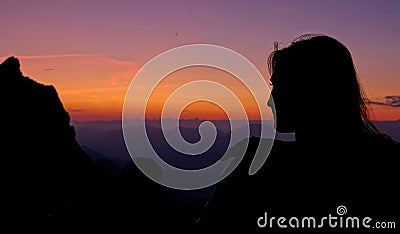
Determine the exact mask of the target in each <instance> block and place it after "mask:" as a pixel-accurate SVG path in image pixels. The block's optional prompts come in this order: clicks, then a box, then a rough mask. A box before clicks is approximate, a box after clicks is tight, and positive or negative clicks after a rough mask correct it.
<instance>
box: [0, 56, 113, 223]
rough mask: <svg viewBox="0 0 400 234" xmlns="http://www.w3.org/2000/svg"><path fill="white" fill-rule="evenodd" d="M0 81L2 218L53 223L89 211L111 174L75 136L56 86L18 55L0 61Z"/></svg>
mask: <svg viewBox="0 0 400 234" xmlns="http://www.w3.org/2000/svg"><path fill="white" fill-rule="evenodd" d="M0 82H1V83H0V84H1V87H2V89H1V92H0V93H1V97H2V98H1V103H2V109H3V110H2V120H3V121H2V136H3V137H2V148H1V150H2V153H1V160H0V163H1V168H2V171H3V173H4V174H5V175H6V176H7V181H6V183H5V184H3V187H2V191H3V192H4V193H3V194H4V195H5V197H6V198H5V199H3V200H2V204H1V206H2V207H6V208H5V209H2V212H4V213H3V215H2V217H8V218H9V219H11V220H12V221H18V222H22V223H24V222H30V221H32V222H35V221H37V219H40V220H41V221H44V222H45V223H51V222H53V221H54V222H59V221H60V220H63V219H69V218H70V217H72V216H73V217H79V215H85V213H84V212H83V211H85V210H90V209H91V208H87V207H90V203H92V202H95V200H94V199H91V197H93V196H94V195H93V194H92V193H94V192H95V191H97V193H101V192H99V189H100V188H101V186H102V185H101V184H102V183H104V179H105V178H108V177H109V174H108V173H107V172H106V171H105V170H104V169H103V168H102V167H101V166H99V165H98V164H96V163H95V162H93V161H92V160H91V159H90V158H89V156H88V155H87V154H86V153H85V152H84V151H83V150H82V149H81V147H80V146H79V144H78V142H77V141H76V140H75V129H74V127H73V126H71V125H70V117H69V114H68V112H67V111H66V110H65V109H64V107H63V105H62V103H61V101H60V98H59V97H58V94H57V91H56V89H55V88H54V87H53V86H51V85H43V84H40V83H38V82H36V81H34V80H32V79H30V78H29V77H24V76H23V75H22V72H21V70H20V63H19V61H18V59H17V58H15V57H10V58H8V59H7V60H5V61H4V62H3V63H2V64H1V65H0ZM78 204H79V205H78ZM80 213H82V214H80ZM77 214H78V215H77ZM49 221H50V222H49ZM61 222H63V221H61Z"/></svg>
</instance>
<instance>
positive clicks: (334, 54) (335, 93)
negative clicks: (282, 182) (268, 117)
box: [268, 34, 380, 140]
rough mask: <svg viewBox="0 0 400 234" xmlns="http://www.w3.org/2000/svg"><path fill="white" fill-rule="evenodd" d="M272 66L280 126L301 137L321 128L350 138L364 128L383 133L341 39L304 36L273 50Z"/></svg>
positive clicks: (270, 62)
mask: <svg viewBox="0 0 400 234" xmlns="http://www.w3.org/2000/svg"><path fill="white" fill-rule="evenodd" d="M268 68H269V71H270V73H271V74H272V76H271V79H270V80H271V82H272V85H273V90H272V97H273V99H274V102H275V106H276V117H277V119H276V122H277V129H278V131H283V132H290V131H293V132H296V136H297V135H298V137H299V138H300V139H301V138H302V137H303V136H304V135H310V134H313V137H314V138H315V134H316V133H318V134H321V131H328V132H329V135H330V136H332V137H335V138H336V137H339V136H340V137H341V138H349V139H351V138H353V137H354V135H355V134H360V133H369V134H373V135H378V134H380V133H379V131H378V129H377V128H376V127H375V125H374V124H373V122H372V121H371V118H370V109H369V107H368V105H367V98H366V96H365V95H364V92H363V90H362V88H361V85H360V81H359V79H358V77H357V73H356V69H355V66H354V63H353V59H352V56H351V54H350V52H349V50H348V49H347V48H346V47H345V46H344V45H343V44H342V43H340V42H339V41H338V40H336V39H334V38H332V37H329V36H325V35H316V34H306V35H303V36H300V37H298V38H297V39H295V40H294V42H292V43H291V45H290V46H288V47H286V48H283V49H280V50H276V51H274V52H272V53H271V55H270V56H269V58H268ZM324 135H325V136H326V137H329V136H328V135H326V134H324ZM324 140H326V139H324Z"/></svg>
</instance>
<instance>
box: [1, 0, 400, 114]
mask: <svg viewBox="0 0 400 234" xmlns="http://www.w3.org/2000/svg"><path fill="white" fill-rule="evenodd" d="M399 22H400V1H396V0H394V1H344V0H343V1H267V0H265V1H151V0H150V1H85V0H80V1H75V0H69V1H50V0H49V1H19V0H10V1H8V0H7V1H4V0H2V1H1V3H0V29H1V36H0V58H1V60H4V59H5V58H7V57H8V56H11V55H14V56H16V57H18V58H19V59H20V62H21V65H22V71H23V73H24V75H25V76H29V77H30V78H32V79H34V80H36V81H38V82H41V83H44V84H52V85H54V86H55V87H56V89H57V91H58V93H59V96H60V98H61V100H62V102H63V103H64V106H65V108H66V109H67V110H68V111H69V113H70V115H71V117H72V119H73V120H98V119H103V120H111V119H120V118H121V111H122V104H123V99H124V96H125V92H126V91H127V88H128V86H129V83H130V82H131V80H132V78H133V77H134V75H135V73H136V72H137V71H138V70H139V69H140V68H141V67H142V66H143V65H144V64H145V63H146V62H148V61H149V60H150V59H152V58H153V57H155V56H157V55H158V54H160V53H162V52H164V51H167V50H169V49H172V48H175V47H178V46H183V45H188V44H193V43H206V44H215V45H220V46H224V47H227V48H230V49H232V50H235V51H237V52H239V53H240V54H242V55H244V56H245V57H246V58H248V59H249V60H250V61H251V62H252V63H254V64H255V65H256V67H257V68H258V69H259V70H260V72H261V73H262V74H263V76H264V77H265V79H266V80H267V79H269V73H268V71H267V66H266V59H267V57H268V55H269V53H270V52H272V50H273V42H274V41H279V42H280V44H281V45H283V46H285V45H288V44H289V43H290V42H291V41H292V40H293V39H295V38H296V37H297V36H299V35H301V34H304V33H323V34H326V35H330V36H333V37H335V38H337V39H339V40H340V41H341V42H343V43H344V44H345V45H346V46H347V47H348V48H349V49H350V51H351V52H352V55H353V58H354V61H355V64H356V67H357V71H358V75H359V77H360V79H361V80H362V83H363V85H364V88H365V90H366V93H367V95H368V97H369V98H370V99H371V100H372V101H374V102H379V103H382V104H381V105H373V108H374V112H375V118H376V119H379V120H394V119H400V107H399V106H398V105H397V107H394V106H390V105H385V104H384V103H386V100H385V97H386V96H400V27H399ZM185 70H186V71H185ZM185 70H182V71H180V72H176V74H171V75H170V77H169V78H168V80H165V82H164V84H163V86H161V88H160V87H159V88H158V89H159V90H158V91H159V93H158V94H157V95H159V96H156V98H155V99H154V100H153V102H154V106H156V107H155V109H157V108H158V107H157V103H158V104H159V103H160V102H161V101H158V100H162V99H163V98H165V97H166V96H168V92H169V93H170V92H171V91H172V90H173V87H176V85H178V84H181V83H182V82H185V81H186V80H192V79H195V78H196V79H213V80H216V81H220V82H222V83H223V82H225V83H226V84H227V85H231V88H232V89H237V90H238V92H239V93H245V92H243V91H240V90H241V87H240V83H238V82H235V81H232V82H230V81H229V82H226V81H227V79H229V76H230V75H228V74H224V72H221V71H212V69H210V68H203V69H201V68H187V69H185ZM231 79H233V80H234V78H233V77H231ZM332 85H340V84H337V83H334V82H333V83H332ZM188 95H191V94H188ZM193 95H195V94H193ZM243 100H247V101H246V102H248V103H249V105H250V106H251V104H250V103H251V100H250V99H249V98H248V97H247V96H246V94H244V97H243ZM249 100H250V101H249ZM249 108H251V107H249ZM266 108H267V107H266ZM204 109H207V107H205V106H204V105H203V104H199V105H198V107H197V108H195V107H194V106H193V107H191V109H190V111H188V112H187V113H191V114H187V115H186V116H185V117H187V118H189V117H194V116H199V117H202V118H207V115H206V114H205V113H204ZM208 110H209V116H208V117H211V118H213V117H214V118H222V116H224V115H221V114H218V113H219V110H217V108H214V109H213V107H209V108H208ZM196 112H197V113H196ZM138 117H139V116H138Z"/></svg>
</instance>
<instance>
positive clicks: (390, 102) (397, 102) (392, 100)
mask: <svg viewBox="0 0 400 234" xmlns="http://www.w3.org/2000/svg"><path fill="white" fill-rule="evenodd" d="M385 99H386V102H377V101H368V103H369V104H373V105H381V106H391V107H400V96H395V95H390V96H386V97H385Z"/></svg>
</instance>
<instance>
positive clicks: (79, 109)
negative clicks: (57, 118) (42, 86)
mask: <svg viewBox="0 0 400 234" xmlns="http://www.w3.org/2000/svg"><path fill="white" fill-rule="evenodd" d="M68 110H69V111H71V112H76V113H81V112H84V111H85V110H86V109H83V108H71V109H68Z"/></svg>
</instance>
